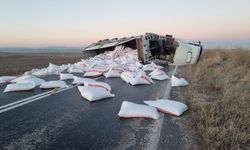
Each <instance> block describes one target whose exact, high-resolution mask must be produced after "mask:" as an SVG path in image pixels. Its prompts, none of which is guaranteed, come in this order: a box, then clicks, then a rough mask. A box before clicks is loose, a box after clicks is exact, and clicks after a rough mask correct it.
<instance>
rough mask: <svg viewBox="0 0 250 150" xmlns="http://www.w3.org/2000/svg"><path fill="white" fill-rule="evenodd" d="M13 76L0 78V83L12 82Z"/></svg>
mask: <svg viewBox="0 0 250 150" xmlns="http://www.w3.org/2000/svg"><path fill="white" fill-rule="evenodd" d="M15 78H16V77H15V76H1V77H0V83H9V82H11V80H14V79H15Z"/></svg>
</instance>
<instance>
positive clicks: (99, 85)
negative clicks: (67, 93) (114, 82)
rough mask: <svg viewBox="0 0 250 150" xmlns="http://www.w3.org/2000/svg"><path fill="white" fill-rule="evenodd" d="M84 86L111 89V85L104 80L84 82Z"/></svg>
mask: <svg viewBox="0 0 250 150" xmlns="http://www.w3.org/2000/svg"><path fill="white" fill-rule="evenodd" d="M84 86H89V87H97V88H104V89H106V90H108V91H111V86H110V85H109V84H107V83H104V82H88V81H85V82H84Z"/></svg>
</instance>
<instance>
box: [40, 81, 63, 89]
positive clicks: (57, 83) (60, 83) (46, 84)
mask: <svg viewBox="0 0 250 150" xmlns="http://www.w3.org/2000/svg"><path fill="white" fill-rule="evenodd" d="M64 87H68V85H67V84H66V82H65V81H60V80H55V81H47V82H44V83H43V84H41V86H40V88H41V89H51V88H64Z"/></svg>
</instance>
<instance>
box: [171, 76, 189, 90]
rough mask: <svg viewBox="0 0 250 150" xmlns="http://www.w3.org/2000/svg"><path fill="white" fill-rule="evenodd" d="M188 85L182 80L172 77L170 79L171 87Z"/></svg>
mask: <svg viewBox="0 0 250 150" xmlns="http://www.w3.org/2000/svg"><path fill="white" fill-rule="evenodd" d="M188 84H189V83H188V82H187V81H186V80H185V79H183V78H180V79H179V78H176V77H175V76H174V75H173V76H172V77H171V86H172V87H175V86H187V85H188Z"/></svg>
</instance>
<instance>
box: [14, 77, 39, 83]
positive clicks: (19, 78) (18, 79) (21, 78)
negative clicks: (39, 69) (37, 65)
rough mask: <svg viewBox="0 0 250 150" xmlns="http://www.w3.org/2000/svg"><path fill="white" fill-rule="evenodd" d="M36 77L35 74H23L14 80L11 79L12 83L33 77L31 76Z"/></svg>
mask: <svg viewBox="0 0 250 150" xmlns="http://www.w3.org/2000/svg"><path fill="white" fill-rule="evenodd" d="M34 77H35V76H33V75H22V76H20V77H17V78H15V79H14V80H11V81H10V82H11V83H16V82H19V81H23V80H26V79H31V78H34Z"/></svg>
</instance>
